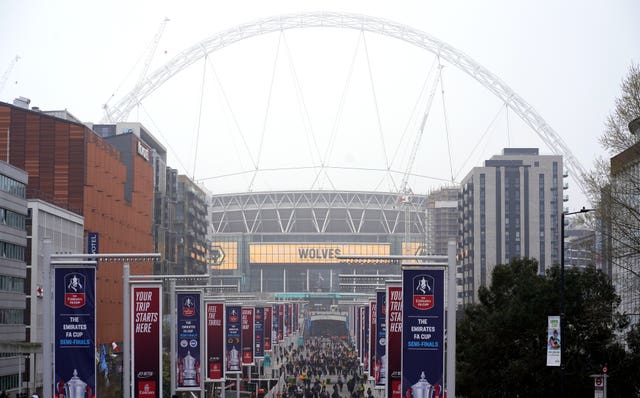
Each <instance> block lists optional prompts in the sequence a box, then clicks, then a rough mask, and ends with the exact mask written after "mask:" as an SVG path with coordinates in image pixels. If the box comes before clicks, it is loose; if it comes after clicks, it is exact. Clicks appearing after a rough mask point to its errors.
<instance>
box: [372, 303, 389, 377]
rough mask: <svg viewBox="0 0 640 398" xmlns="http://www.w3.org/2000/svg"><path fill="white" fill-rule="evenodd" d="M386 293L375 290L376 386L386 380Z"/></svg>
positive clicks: (374, 372)
mask: <svg viewBox="0 0 640 398" xmlns="http://www.w3.org/2000/svg"><path fill="white" fill-rule="evenodd" d="M386 315H387V293H386V292H384V291H382V292H376V345H375V347H376V352H375V357H374V359H375V362H374V364H375V368H374V370H373V377H374V378H375V383H376V386H384V385H385V384H386V382H387V380H386V377H387V372H386V369H385V367H386V365H387V364H386V362H387V357H386V356H385V350H386V345H387V322H386V319H387V318H386Z"/></svg>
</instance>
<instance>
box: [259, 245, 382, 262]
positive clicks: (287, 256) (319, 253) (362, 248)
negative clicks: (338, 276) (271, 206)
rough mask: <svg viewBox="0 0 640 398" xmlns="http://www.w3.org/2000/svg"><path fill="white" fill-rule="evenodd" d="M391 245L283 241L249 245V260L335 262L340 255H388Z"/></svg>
mask: <svg viewBox="0 0 640 398" xmlns="http://www.w3.org/2000/svg"><path fill="white" fill-rule="evenodd" d="M389 254H391V245H390V244H388V243H381V244H360V243H340V244H331V243H303V244H295V243H290V244H288V243H283V244H263V243H252V244H250V245H249V262H250V263H252V264H327V263H329V264H337V263H341V262H344V260H340V259H338V256H340V255H376V256H388V255H389Z"/></svg>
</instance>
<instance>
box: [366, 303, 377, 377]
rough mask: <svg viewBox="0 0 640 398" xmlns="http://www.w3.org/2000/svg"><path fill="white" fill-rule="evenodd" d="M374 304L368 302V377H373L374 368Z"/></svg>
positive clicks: (375, 320)
mask: <svg viewBox="0 0 640 398" xmlns="http://www.w3.org/2000/svg"><path fill="white" fill-rule="evenodd" d="M377 321H378V318H377V317H376V302H375V301H369V347H368V350H369V376H370V377H372V378H373V377H375V374H374V370H375V368H376V322H377Z"/></svg>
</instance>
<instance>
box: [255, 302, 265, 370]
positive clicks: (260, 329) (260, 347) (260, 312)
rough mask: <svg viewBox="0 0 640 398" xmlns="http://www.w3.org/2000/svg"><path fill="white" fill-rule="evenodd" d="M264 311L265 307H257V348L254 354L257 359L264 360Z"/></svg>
mask: <svg viewBox="0 0 640 398" xmlns="http://www.w3.org/2000/svg"><path fill="white" fill-rule="evenodd" d="M264 310H265V307H256V310H255V322H254V326H255V333H254V336H255V340H256V341H255V348H254V353H255V356H256V358H264V351H265V345H264V330H265V328H264Z"/></svg>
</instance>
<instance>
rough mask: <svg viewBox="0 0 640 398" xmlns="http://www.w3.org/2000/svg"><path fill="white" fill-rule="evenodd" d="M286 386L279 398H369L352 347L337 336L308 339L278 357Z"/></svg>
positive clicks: (364, 377)
mask: <svg viewBox="0 0 640 398" xmlns="http://www.w3.org/2000/svg"><path fill="white" fill-rule="evenodd" d="M278 361H279V363H280V364H281V366H280V371H281V374H283V375H284V376H285V380H286V387H285V388H283V390H282V391H281V392H279V394H278V397H279V398H366V397H368V398H372V397H373V393H372V391H371V388H366V387H365V386H366V382H367V376H366V375H363V374H362V373H361V369H360V360H359V359H358V355H357V353H356V351H355V347H354V346H353V344H351V343H350V342H348V341H345V340H343V339H340V338H338V337H308V338H307V339H305V341H304V343H303V344H302V345H301V346H294V345H290V346H289V347H285V348H284V349H283V350H282V352H281V354H280V357H279V358H278Z"/></svg>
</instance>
